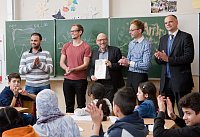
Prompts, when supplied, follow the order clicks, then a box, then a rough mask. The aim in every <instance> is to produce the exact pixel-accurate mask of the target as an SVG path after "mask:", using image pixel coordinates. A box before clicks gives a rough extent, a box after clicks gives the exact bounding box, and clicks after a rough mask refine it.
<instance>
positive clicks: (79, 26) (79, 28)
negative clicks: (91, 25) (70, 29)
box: [72, 24, 84, 35]
mask: <svg viewBox="0 0 200 137" xmlns="http://www.w3.org/2000/svg"><path fill="white" fill-rule="evenodd" d="M72 26H77V27H78V30H79V31H82V34H83V32H84V29H83V26H82V25H81V24H73V25H72ZM82 34H81V35H82Z"/></svg>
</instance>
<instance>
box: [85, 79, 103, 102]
mask: <svg viewBox="0 0 200 137" xmlns="http://www.w3.org/2000/svg"><path fill="white" fill-rule="evenodd" d="M105 93H106V90H105V88H104V85H102V84H101V83H97V82H95V83H92V84H91V86H90V87H89V88H88V96H90V95H91V94H92V95H93V97H94V98H95V99H103V98H104V96H105Z"/></svg>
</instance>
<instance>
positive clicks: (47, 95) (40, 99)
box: [33, 89, 80, 137]
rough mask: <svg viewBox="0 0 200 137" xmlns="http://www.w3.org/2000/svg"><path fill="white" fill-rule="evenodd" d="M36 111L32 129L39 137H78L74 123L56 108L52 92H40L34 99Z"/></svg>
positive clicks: (56, 104)
mask: <svg viewBox="0 0 200 137" xmlns="http://www.w3.org/2000/svg"><path fill="white" fill-rule="evenodd" d="M36 109H37V116H38V120H37V122H36V124H35V125H34V126H33V128H34V129H35V131H36V132H37V133H38V134H39V135H40V136H41V137H80V132H79V128H78V126H77V125H76V123H75V121H74V120H73V119H72V118H71V117H70V116H68V115H65V114H63V113H62V112H61V111H60V109H59V108H58V98H57V96H56V94H55V92H54V91H52V90H50V89H44V90H42V91H40V92H39V93H38V94H37V97H36Z"/></svg>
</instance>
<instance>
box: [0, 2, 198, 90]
mask: <svg viewBox="0 0 200 137" xmlns="http://www.w3.org/2000/svg"><path fill="white" fill-rule="evenodd" d="M0 1H1V4H0V35H3V36H5V21H6V20H8V19H9V18H11V16H12V15H10V11H11V9H12V6H9V5H8V3H7V1H6V0H0ZM8 1H12V0H8ZM45 1H47V0H34V1H27V0H19V1H17V2H16V3H15V6H14V9H15V12H14V13H15V15H14V18H15V19H16V20H30V19H31V20H36V19H42V17H41V14H39V13H38V12H37V11H36V10H38V8H39V9H42V8H43V10H45V9H44V8H45V6H48V5H44V4H43V5H42V3H44V2H45ZM49 1H51V2H52V0H49ZM77 1H79V0H77ZM84 1H85V3H84V4H86V6H85V7H86V8H87V7H92V8H90V10H92V9H93V12H92V13H95V11H94V10H96V11H98V12H103V11H102V10H103V9H104V7H106V6H108V7H109V10H108V11H107V13H106V14H105V13H104V14H98V15H102V16H103V17H105V16H106V15H108V16H110V17H146V16H165V15H168V14H169V13H165V14H151V13H150V1H147V0H125V1H124V0H108V1H109V2H106V6H105V5H104V4H105V0H103V1H104V3H103V2H102V3H99V1H101V0H95V1H96V3H97V4H96V3H95V4H94V3H92V2H90V1H91V0H84ZM93 1H94V0H93ZM54 2H57V1H54ZM79 2H80V3H81V0H80V1H79ZM87 2H88V3H87ZM89 2H90V4H89ZM177 2H178V4H177V10H178V11H177V12H176V13H174V14H175V15H177V16H178V18H179V22H180V25H179V27H180V29H183V30H184V31H187V32H189V33H191V34H192V35H193V37H194V43H195V60H194V63H193V64H192V67H193V70H195V71H194V72H193V78H194V81H195V87H194V91H198V90H199V74H198V73H199V31H198V30H199V29H198V24H199V22H198V13H200V9H193V8H192V0H177ZM94 5H95V6H94ZM97 6H98V8H97ZM55 7H56V6H55ZM127 9H128V10H127ZM47 11H48V12H47V14H49V15H46V13H45V16H43V17H45V19H47V18H48V19H49V18H50V19H52V18H51V14H52V13H56V10H55V8H48V9H47ZM84 11H85V9H84ZM87 12H88V11H87ZM37 13H38V14H37ZM80 14H81V13H80ZM43 15H44V14H43ZM74 15H75V17H77V14H74ZM104 15H105V16H104ZM79 17H80V16H79ZM96 17H100V16H96ZM191 28H192V29H191ZM4 51H5V38H4V41H3V46H1V47H0V60H3V62H2V63H3V66H2V67H3V71H2V72H3V82H2V83H1V84H0V90H2V89H3V87H4V86H5V85H6V84H7V80H6V73H5V61H6V59H5V55H4ZM153 81H154V82H155V83H156V86H157V87H159V80H153ZM52 83H53V84H52V88H53V89H55V90H57V91H60V92H62V80H55V81H52Z"/></svg>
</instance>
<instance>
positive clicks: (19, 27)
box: [6, 20, 55, 77]
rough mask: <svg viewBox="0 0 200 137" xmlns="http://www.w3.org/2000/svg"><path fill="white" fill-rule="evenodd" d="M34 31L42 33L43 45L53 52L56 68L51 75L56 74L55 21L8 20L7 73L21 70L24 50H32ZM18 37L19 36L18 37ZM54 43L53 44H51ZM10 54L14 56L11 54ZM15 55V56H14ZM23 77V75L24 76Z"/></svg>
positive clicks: (43, 47)
mask: <svg viewBox="0 0 200 137" xmlns="http://www.w3.org/2000/svg"><path fill="white" fill-rule="evenodd" d="M34 32H38V33H40V34H41V35H42V37H43V40H42V43H41V47H42V49H44V50H48V51H49V52H50V53H51V56H52V60H53V66H54V70H53V73H52V74H51V77H54V76H55V59H54V57H55V21H54V20H33V21H21V20H19V21H18V20H17V21H6V74H7V75H9V74H10V73H11V72H17V73H18V72H19V64H20V59H21V55H22V54H23V52H25V51H27V50H30V48H31V45H30V37H31V34H32V33H34ZM17 33H18V34H17ZM16 35H17V37H19V38H16ZM51 45H52V46H51ZM10 54H11V55H12V56H10ZM13 57H14V58H13ZM22 77H23V76H22Z"/></svg>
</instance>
